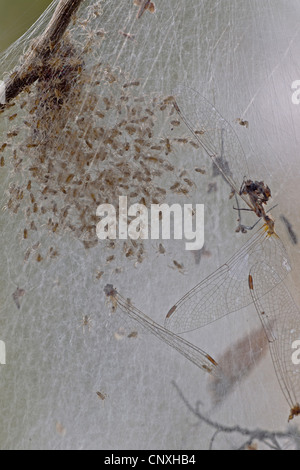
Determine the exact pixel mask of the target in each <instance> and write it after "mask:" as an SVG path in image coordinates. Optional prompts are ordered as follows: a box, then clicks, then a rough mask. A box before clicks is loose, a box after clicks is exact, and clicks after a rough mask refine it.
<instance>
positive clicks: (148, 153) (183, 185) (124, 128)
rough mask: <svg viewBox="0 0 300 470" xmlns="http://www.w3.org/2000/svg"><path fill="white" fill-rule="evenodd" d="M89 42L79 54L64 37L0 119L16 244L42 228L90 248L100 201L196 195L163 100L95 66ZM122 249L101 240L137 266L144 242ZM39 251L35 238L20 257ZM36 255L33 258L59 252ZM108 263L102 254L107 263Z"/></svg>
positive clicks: (185, 141)
mask: <svg viewBox="0 0 300 470" xmlns="http://www.w3.org/2000/svg"><path fill="white" fill-rule="evenodd" d="M98 37H99V38H100V39H101V37H102V36H101V35H100V34H98ZM74 44H76V45H74ZM89 44H90V43H89V40H88V42H87V43H85V44H83V45H82V46H81V49H80V47H79V45H78V43H74V42H73V41H72V40H71V37H70V35H69V34H66V35H65V36H64V39H63V40H62V41H61V42H60V44H59V45H58V46H57V47H55V49H54V50H53V51H52V54H51V57H50V58H49V59H48V60H47V62H46V63H44V64H43V66H42V67H40V72H39V80H38V81H37V82H36V83H35V84H34V85H32V86H31V87H30V88H28V89H26V90H25V91H24V92H22V94H21V95H20V96H19V97H18V98H17V99H16V101H15V103H13V104H12V105H11V106H10V107H9V109H8V110H7V111H6V112H5V113H4V115H3V116H4V118H5V119H7V122H8V124H9V127H10V129H9V132H8V133H7V136H6V139H5V141H4V142H3V143H2V144H1V145H0V156H1V157H0V158H1V163H0V164H1V166H4V165H5V158H7V157H6V156H8V157H9V160H10V165H11V168H12V170H13V173H14V175H13V178H12V182H11V183H10V185H9V189H8V200H7V204H6V208H7V209H8V210H10V211H11V212H12V213H17V212H18V211H19V209H22V210H23V211H24V212H25V216H26V222H25V224H24V225H25V227H24V229H22V230H23V231H22V238H23V239H24V240H28V243H30V235H31V233H32V232H37V231H40V229H41V227H42V226H46V227H47V229H48V231H49V232H50V233H51V234H62V233H65V232H66V231H67V232H69V233H71V234H73V236H74V237H75V238H77V239H79V240H81V241H82V243H83V244H84V246H85V247H86V248H91V247H94V246H96V245H97V244H99V243H100V242H99V240H98V238H97V235H96V224H97V222H98V221H99V219H98V217H97V216H96V209H97V207H98V206H99V205H100V204H103V203H109V204H112V205H114V207H115V208H118V203H119V196H122V195H126V196H127V197H128V205H131V204H134V203H136V202H139V203H141V204H144V205H145V206H146V207H148V208H150V205H151V204H160V203H162V202H164V200H165V197H166V195H167V194H168V193H173V194H174V193H175V194H178V195H184V196H186V195H188V194H189V193H190V192H191V191H192V190H193V188H195V184H194V182H193V179H192V177H191V176H190V175H189V173H188V172H187V171H186V170H182V169H179V168H178V166H177V165H178V162H177V163H176V158H174V156H175V154H176V151H177V150H178V147H180V146H182V145H183V144H187V145H189V146H190V149H192V148H193V147H195V146H196V145H197V144H196V143H195V142H193V141H191V139H189V138H188V137H186V135H183V136H182V137H178V135H177V136H176V137H175V134H174V133H173V131H174V129H179V128H180V121H179V120H178V117H177V115H176V113H175V112H174V108H173V106H172V100H171V99H170V97H165V98H163V97H158V96H150V97H149V96H145V94H144V93H143V90H142V86H141V83H140V81H139V80H137V79H132V78H129V77H128V76H126V75H125V74H124V73H122V72H121V71H120V70H119V69H117V68H113V67H111V66H109V65H108V64H101V63H95V60H93V55H92V52H91V51H90V47H89ZM83 52H84V53H83ZM14 123H16V124H14ZM162 129H164V130H163V131H162ZM162 132H163V133H162ZM172 160H173V161H172ZM101 243H103V242H101ZM120 243H121V242H120ZM120 243H119V244H118V242H117V241H116V242H111V241H108V242H107V247H108V248H115V247H116V246H119V248H120V247H121V252H122V253H123V255H124V256H125V258H126V259H130V260H135V261H136V262H139V263H140V262H142V261H143V258H144V247H143V242H142V241H134V240H130V239H129V240H128V241H127V242H125V243H124V242H122V246H121V244H120ZM37 246H39V242H37V240H36V239H35V240H34V245H33V242H32V244H31V247H29V248H28V249H27V251H26V254H25V259H26V260H28V259H29V258H30V256H31V253H32V252H36V249H37ZM102 246H103V245H102ZM41 253H42V252H41V251H39V253H38V255H37V256H35V259H36V260H37V261H42V260H43V259H45V258H46V257H50V258H52V257H55V256H57V254H58V251H57V250H56V249H54V248H53V247H52V248H51V249H50V250H48V252H47V253H43V254H41ZM113 260H114V255H109V256H107V259H106V262H107V263H111V262H112V261H113Z"/></svg>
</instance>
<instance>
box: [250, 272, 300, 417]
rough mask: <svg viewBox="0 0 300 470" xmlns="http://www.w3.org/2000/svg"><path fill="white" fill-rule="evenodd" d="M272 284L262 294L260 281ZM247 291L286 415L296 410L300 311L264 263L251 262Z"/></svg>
mask: <svg viewBox="0 0 300 470" xmlns="http://www.w3.org/2000/svg"><path fill="white" fill-rule="evenodd" d="M265 278H267V279H268V283H269V285H270V286H271V285H273V289H271V290H270V291H269V292H268V293H267V294H266V295H264V292H263V289H262V281H263V279H265ZM249 287H250V293H251V296H252V299H253V302H254V305H255V307H256V310H257V313H258V316H259V318H260V320H261V322H262V324H263V327H264V330H265V333H266V335H267V338H268V340H269V346H270V351H271V356H272V360H273V364H274V368H275V372H276V375H277V379H278V381H279V384H280V387H281V389H282V391H283V394H284V396H285V398H286V400H287V402H288V404H289V406H290V408H291V411H290V416H289V419H293V417H294V416H297V415H298V414H300V405H299V403H300V361H299V356H300V354H299V353H298V354H297V351H295V349H298V351H299V349H300V341H299V340H300V311H299V309H298V307H297V305H296V304H295V302H294V300H293V298H292V296H291V294H290V292H289V290H288V288H287V287H286V285H285V283H284V282H282V283H280V278H279V276H278V273H277V272H276V271H274V269H273V266H272V265H269V264H267V263H257V264H255V265H254V266H253V267H252V269H251V271H250V275H249Z"/></svg>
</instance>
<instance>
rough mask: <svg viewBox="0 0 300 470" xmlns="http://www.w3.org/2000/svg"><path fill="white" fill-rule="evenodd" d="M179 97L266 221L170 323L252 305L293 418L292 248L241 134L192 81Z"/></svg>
mask: <svg viewBox="0 0 300 470" xmlns="http://www.w3.org/2000/svg"><path fill="white" fill-rule="evenodd" d="M175 96H176V97H175V98H174V101H173V105H174V108H175V110H176V111H177V113H178V114H179V116H180V117H181V119H182V120H183V122H184V123H185V124H186V126H187V127H188V129H189V130H190V132H191V133H192V134H193V136H194V137H195V138H196V139H197V141H198V142H199V144H200V145H201V147H202V148H203V149H204V150H205V152H206V153H207V154H208V155H209V157H210V158H211V160H212V161H213V163H214V164H215V165H216V167H217V168H218V170H219V172H220V173H221V175H222V176H223V178H224V179H225V181H226V182H227V183H228V184H229V185H230V187H231V189H232V193H233V194H234V193H236V194H238V195H239V196H240V197H241V198H242V199H243V201H244V202H245V203H246V204H247V205H248V207H249V209H250V210H251V211H253V212H255V214H256V215H257V216H258V217H259V218H260V219H263V220H264V226H263V227H262V228H261V229H260V230H259V231H258V232H257V233H256V234H254V236H252V238H251V239H250V240H248V242H247V243H246V244H245V245H244V246H243V247H242V248H241V249H240V250H239V251H238V252H237V253H236V254H235V255H234V256H233V257H232V258H231V259H230V260H229V261H228V262H227V263H225V264H224V265H223V266H221V267H220V268H219V269H217V271H215V272H214V273H213V274H211V275H210V276H208V277H207V278H206V279H204V280H203V281H202V282H200V283H199V284H197V285H196V286H195V287H194V288H193V289H191V290H190V291H189V292H188V293H187V294H185V295H184V296H183V297H182V298H181V299H180V300H179V301H178V302H177V303H176V304H175V305H173V307H172V308H171V309H170V310H169V312H168V314H167V316H166V320H165V327H166V328H168V329H170V330H171V331H176V332H185V331H189V330H193V329H196V328H200V327H203V326H205V325H207V324H208V323H211V322H213V321H216V320H218V319H219V318H221V317H223V316H224V315H227V314H229V313H230V312H234V311H238V310H240V309H241V308H243V307H246V306H247V305H250V304H252V303H254V305H255V307H256V310H257V313H258V316H259V318H260V320H261V322H262V325H263V327H264V331H265V334H266V337H267V339H268V342H269V346H270V352H271V357H272V361H273V364H274V369H275V372H276V375H277V379H278V381H279V384H280V387H281V389H282V391H283V394H284V396H285V398H286V400H287V402H288V403H289V406H290V415H289V420H291V419H293V418H294V417H295V416H298V415H299V414H300V399H299V398H298V399H297V397H300V390H299V388H300V380H299V377H300V364H298V362H299V361H296V362H293V360H292V357H293V348H294V347H295V346H294V345H295V344H298V342H299V340H300V312H299V309H298V307H297V306H296V304H295V302H294V300H293V298H292V296H291V295H290V293H289V291H288V289H287V287H286V285H285V283H284V282H283V281H284V279H285V277H286V276H287V274H288V273H289V272H290V271H291V267H290V262H289V259H288V256H287V253H286V250H285V248H284V245H283V244H282V242H281V241H280V239H279V237H278V235H277V234H276V232H275V229H274V220H273V219H272V218H271V217H270V216H269V215H268V214H267V212H266V210H265V206H266V204H267V203H268V201H269V199H270V197H271V191H270V188H269V187H268V186H267V185H266V184H265V183H264V182H263V181H254V180H252V179H250V178H247V177H246V176H245V175H246V174H247V173H248V172H247V164H246V159H245V155H244V152H243V148H242V146H241V144H240V142H239V140H238V137H237V136H236V134H235V132H234V131H233V129H232V128H231V126H230V125H229V124H228V122H227V121H226V120H225V119H224V118H223V117H222V116H221V115H220V114H219V113H218V111H217V110H216V109H215V108H214V107H213V106H211V105H210V104H209V103H208V102H207V101H206V100H205V99H204V98H202V97H201V96H200V95H199V94H198V93H197V92H196V91H195V90H192V89H189V88H186V87H181V88H179V89H178V90H177V92H176V93H175ZM185 109H188V110H189V117H188V118H187V117H186V116H187V114H185V112H184V110H185ZM241 182H242V184H241ZM240 229H243V226H242V225H240Z"/></svg>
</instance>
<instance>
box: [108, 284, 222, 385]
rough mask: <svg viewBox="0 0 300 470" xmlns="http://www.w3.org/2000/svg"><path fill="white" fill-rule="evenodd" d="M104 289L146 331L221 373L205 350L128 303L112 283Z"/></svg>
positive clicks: (205, 369) (205, 367) (205, 368)
mask: <svg viewBox="0 0 300 470" xmlns="http://www.w3.org/2000/svg"><path fill="white" fill-rule="evenodd" d="M104 290H105V293H106V295H107V296H108V297H110V298H111V300H112V302H113V304H114V305H115V306H118V307H119V308H120V309H121V310H122V312H124V313H125V314H126V315H128V316H129V317H130V318H132V319H133V320H135V321H136V322H137V323H139V324H140V325H141V327H142V329H143V330H144V331H146V332H150V333H152V334H154V335H155V336H156V337H157V338H159V339H160V340H161V341H163V342H164V343H166V344H168V345H169V346H171V347H172V348H174V349H176V351H178V352H179V353H180V354H182V355H183V356H184V357H186V358H187V359H188V360H189V361H191V362H193V363H194V364H195V365H196V366H197V367H199V368H200V369H202V370H204V371H205V372H208V373H210V374H212V375H215V376H218V375H219V372H218V371H219V367H218V364H217V362H216V361H215V360H214V359H213V358H212V357H211V356H210V355H209V354H207V353H206V352H205V351H203V350H202V349H200V348H197V347H196V346H195V345H193V344H192V343H189V342H188V341H186V340H185V339H184V338H181V337H180V336H177V335H175V334H174V333H172V332H171V331H169V330H167V329H166V328H164V327H163V326H161V325H159V324H158V323H156V322H154V321H153V320H152V319H151V318H150V317H148V316H147V315H145V314H144V313H143V312H141V311H140V310H138V309H137V308H136V307H134V306H133V305H132V304H131V303H128V301H127V300H125V299H124V298H123V297H122V296H121V295H120V294H119V293H118V292H117V291H116V289H114V288H113V286H112V285H110V284H108V285H107V286H106V287H105V289H104Z"/></svg>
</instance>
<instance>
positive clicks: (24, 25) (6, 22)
mask: <svg viewBox="0 0 300 470" xmlns="http://www.w3.org/2000/svg"><path fill="white" fill-rule="evenodd" d="M50 3H51V0H0V52H3V51H4V50H5V49H6V48H7V47H8V46H9V45H10V44H11V43H12V42H14V41H15V40H16V39H18V38H19V37H20V36H21V35H22V34H23V33H25V32H26V31H27V29H28V28H29V27H30V26H31V25H32V24H33V23H34V22H35V21H36V20H37V19H38V17H39V16H40V15H41V13H43V11H44V10H45V9H46V8H47V6H48V5H50Z"/></svg>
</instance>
